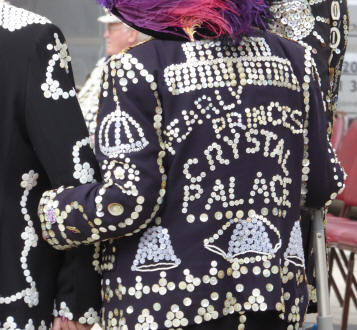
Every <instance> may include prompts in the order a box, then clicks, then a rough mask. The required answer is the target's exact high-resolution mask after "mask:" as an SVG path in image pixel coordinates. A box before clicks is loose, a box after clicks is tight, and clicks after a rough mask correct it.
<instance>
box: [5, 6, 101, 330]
mask: <svg viewBox="0 0 357 330" xmlns="http://www.w3.org/2000/svg"><path fill="white" fill-rule="evenodd" d="M0 44H1V45H6V47H1V49H0V76H1V79H0V100H1V101H0V109H1V111H0V141H1V143H0V156H1V157H0V159H1V161H0V270H1V271H0V328H1V329H41V330H44V329H50V328H51V324H52V323H53V315H55V316H57V318H56V320H55V324H54V325H53V329H54V330H59V329H69V327H70V328H71V329H83V328H88V327H90V324H94V323H95V322H96V321H98V319H99V307H100V305H99V302H100V288H99V284H100V278H99V275H98V273H97V271H95V270H94V267H93V265H92V261H93V255H94V250H93V248H92V247H85V248H84V247H83V248H78V249H74V250H72V251H69V252H59V251H54V250H53V249H49V248H48V245H47V244H46V243H45V242H44V241H43V240H42V239H41V227H40V221H39V219H38V216H37V207H38V202H39V199H40V196H41V195H42V193H43V192H44V191H45V190H48V189H51V187H58V186H59V185H60V184H62V183H64V184H65V185H76V184H79V183H80V182H81V183H89V182H92V181H94V180H93V179H94V169H97V165H96V162H95V158H94V156H93V153H92V151H91V149H90V147H89V141H88V132H87V130H86V127H85V124H84V121H83V117H82V115H81V111H80V108H79V105H78V102H77V99H76V93H75V90H74V81H73V76H72V69H71V63H70V60H71V59H70V56H69V54H68V49H67V45H66V42H65V39H64V37H63V35H62V33H61V31H60V30H59V29H58V28H57V27H56V26H54V25H53V24H51V22H50V21H49V20H48V19H47V18H45V17H41V16H39V15H36V14H34V13H32V12H29V11H26V10H23V9H20V8H16V7H14V6H11V5H9V4H7V3H3V2H1V3H0ZM97 179H98V178H97ZM88 288H91V290H88ZM61 318H62V319H63V320H62V321H61ZM72 321H73V322H72ZM82 324H83V325H82ZM85 324H89V325H87V326H85Z"/></svg>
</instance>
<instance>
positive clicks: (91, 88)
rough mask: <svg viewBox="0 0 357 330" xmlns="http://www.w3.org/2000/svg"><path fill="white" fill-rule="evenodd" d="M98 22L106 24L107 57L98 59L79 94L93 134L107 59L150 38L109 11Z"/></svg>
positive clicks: (89, 128) (86, 120) (87, 123)
mask: <svg viewBox="0 0 357 330" xmlns="http://www.w3.org/2000/svg"><path fill="white" fill-rule="evenodd" d="M98 22H100V23H104V24H106V29H105V32H104V38H105V44H106V57H103V58H101V59H100V60H99V61H98V63H97V65H96V67H95V68H94V70H93V71H92V73H91V74H90V77H89V78H88V80H87V81H86V82H85V84H84V86H83V87H82V89H81V90H80V92H79V94H78V100H79V104H80V106H81V109H82V111H83V117H84V119H85V122H86V125H87V127H88V130H89V134H90V135H91V136H93V135H94V133H95V129H96V126H97V113H98V110H99V94H100V82H101V77H102V74H103V69H104V66H105V64H106V63H105V62H106V59H107V58H108V56H112V55H115V54H119V53H120V52H121V51H122V50H124V49H127V48H129V47H132V46H133V45H135V44H138V43H140V42H143V41H145V40H147V39H148V38H149V36H147V35H145V34H143V33H140V32H139V31H136V30H134V29H132V28H131V27H129V26H128V25H126V24H124V23H123V22H121V21H120V20H119V19H118V18H117V17H116V16H114V15H113V14H111V13H110V12H108V11H107V12H106V15H104V16H100V17H99V18H98Z"/></svg>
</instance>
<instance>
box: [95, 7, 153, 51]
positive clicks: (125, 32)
mask: <svg viewBox="0 0 357 330" xmlns="http://www.w3.org/2000/svg"><path fill="white" fill-rule="evenodd" d="M98 22H100V23H104V24H106V29H105V32H104V38H105V40H106V53H107V55H108V56H112V55H115V54H118V53H120V52H121V51H122V50H124V49H126V48H128V47H131V46H133V45H135V44H137V43H138V42H141V41H144V40H146V39H147V38H148V36H147V35H145V34H143V33H141V32H138V31H136V30H134V29H133V28H131V27H129V26H128V25H126V24H124V23H123V22H122V21H121V20H119V18H117V17H115V16H114V15H113V14H111V13H110V12H108V11H107V12H106V15H104V16H101V17H99V18H98Z"/></svg>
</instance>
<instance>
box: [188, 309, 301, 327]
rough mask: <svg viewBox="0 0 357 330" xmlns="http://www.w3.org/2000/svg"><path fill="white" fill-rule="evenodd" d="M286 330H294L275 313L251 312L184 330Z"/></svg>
mask: <svg viewBox="0 0 357 330" xmlns="http://www.w3.org/2000/svg"><path fill="white" fill-rule="evenodd" d="M186 329H187V330H287V329H296V328H295V325H291V324H289V323H287V322H284V321H283V320H281V319H280V318H279V316H278V313H275V312H252V313H245V314H233V315H229V316H225V317H222V318H220V319H217V320H213V321H210V322H205V323H202V324H199V325H196V324H195V325H191V326H189V327H187V328H185V330H186Z"/></svg>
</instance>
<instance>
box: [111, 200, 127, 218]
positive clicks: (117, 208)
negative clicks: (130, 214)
mask: <svg viewBox="0 0 357 330" xmlns="http://www.w3.org/2000/svg"><path fill="white" fill-rule="evenodd" d="M108 212H109V213H110V214H111V215H114V216H119V215H122V214H123V212H124V207H123V205H121V204H118V203H111V204H109V205H108Z"/></svg>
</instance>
